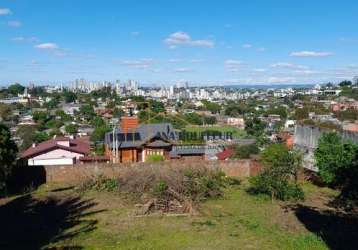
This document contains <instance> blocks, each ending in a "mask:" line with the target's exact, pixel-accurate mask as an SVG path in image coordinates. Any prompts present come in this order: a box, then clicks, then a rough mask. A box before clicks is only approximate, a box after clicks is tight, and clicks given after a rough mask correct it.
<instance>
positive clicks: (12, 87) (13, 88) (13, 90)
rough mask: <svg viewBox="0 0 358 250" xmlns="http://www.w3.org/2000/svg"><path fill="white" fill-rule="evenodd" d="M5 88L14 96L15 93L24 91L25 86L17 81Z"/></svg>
mask: <svg viewBox="0 0 358 250" xmlns="http://www.w3.org/2000/svg"><path fill="white" fill-rule="evenodd" d="M7 90H8V92H9V93H10V94H12V95H14V96H15V95H18V94H22V93H24V90H25V87H24V86H22V85H21V84H19V83H15V84H12V85H10V86H9V87H8V88H7Z"/></svg>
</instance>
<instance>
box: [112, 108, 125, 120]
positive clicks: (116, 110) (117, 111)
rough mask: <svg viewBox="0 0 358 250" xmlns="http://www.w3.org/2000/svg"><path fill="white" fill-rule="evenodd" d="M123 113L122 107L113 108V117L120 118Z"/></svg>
mask: <svg viewBox="0 0 358 250" xmlns="http://www.w3.org/2000/svg"><path fill="white" fill-rule="evenodd" d="M123 115H124V111H123V110H122V109H119V108H114V109H113V117H115V118H121V117H122V116H123Z"/></svg>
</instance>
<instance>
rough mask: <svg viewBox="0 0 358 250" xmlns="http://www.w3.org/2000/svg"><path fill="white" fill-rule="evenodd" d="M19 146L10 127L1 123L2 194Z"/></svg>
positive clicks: (0, 180) (0, 189)
mask: <svg viewBox="0 0 358 250" xmlns="http://www.w3.org/2000/svg"><path fill="white" fill-rule="evenodd" d="M16 155H17V146H16V144H15V142H14V141H13V140H11V134H10V130H9V129H8V127H6V126H5V125H3V124H0V195H3V194H4V193H5V192H6V181H7V179H8V178H9V176H10V174H11V170H12V168H13V167H14V166H15V162H16Z"/></svg>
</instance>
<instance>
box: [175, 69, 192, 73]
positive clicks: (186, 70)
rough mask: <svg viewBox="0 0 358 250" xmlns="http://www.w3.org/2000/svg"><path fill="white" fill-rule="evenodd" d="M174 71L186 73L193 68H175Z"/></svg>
mask: <svg viewBox="0 0 358 250" xmlns="http://www.w3.org/2000/svg"><path fill="white" fill-rule="evenodd" d="M174 71H175V72H177V73H188V72H192V71H193V70H192V69H190V68H177V69H175V70H174Z"/></svg>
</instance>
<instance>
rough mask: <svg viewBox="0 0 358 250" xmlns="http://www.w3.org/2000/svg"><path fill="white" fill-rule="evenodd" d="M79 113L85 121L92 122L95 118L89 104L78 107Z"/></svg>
mask: <svg viewBox="0 0 358 250" xmlns="http://www.w3.org/2000/svg"><path fill="white" fill-rule="evenodd" d="M79 113H80V115H81V116H82V117H84V119H85V120H87V121H90V120H92V119H93V118H94V117H95V116H96V113H95V112H94V110H93V107H92V106H91V105H89V104H85V105H82V106H81V107H80V110H79Z"/></svg>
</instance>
